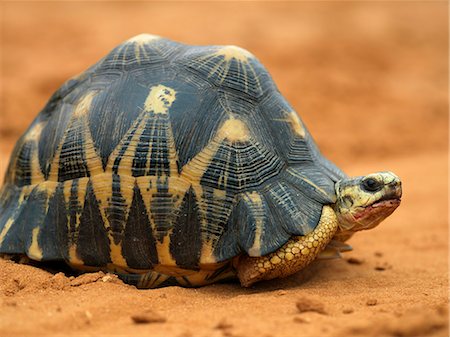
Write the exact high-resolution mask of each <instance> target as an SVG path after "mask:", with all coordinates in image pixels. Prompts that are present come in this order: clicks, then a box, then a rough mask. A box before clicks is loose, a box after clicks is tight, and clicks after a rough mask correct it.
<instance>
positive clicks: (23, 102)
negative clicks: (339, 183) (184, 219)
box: [0, 2, 448, 337]
mask: <svg viewBox="0 0 450 337" xmlns="http://www.w3.org/2000/svg"><path fill="white" fill-rule="evenodd" d="M0 6H1V8H0V12H1V13H2V17H1V20H2V36H1V53H2V55H1V56H2V59H1V61H2V67H1V71H2V74H1V83H2V95H1V109H0V135H1V142H0V174H1V175H3V174H4V170H5V167H6V165H7V162H8V160H9V159H8V158H9V155H10V152H11V150H12V146H13V145H14V142H15V141H16V139H17V138H18V136H19V135H20V134H21V133H22V132H23V131H24V130H25V129H26V127H27V126H28V125H29V123H30V122H31V121H32V119H33V118H34V116H35V115H36V114H37V113H38V111H39V110H40V109H41V108H42V107H43V105H44V104H45V102H46V100H47V99H48V97H49V96H50V95H51V93H52V92H53V91H54V90H56V89H57V88H58V86H59V85H61V84H62V82H63V81H65V80H66V79H67V78H69V77H71V76H73V75H75V74H77V73H79V72H81V71H82V70H83V69H85V68H87V67H88V66H89V65H91V64H92V63H94V62H96V61H97V60H98V59H99V58H100V57H102V56H103V55H104V54H106V53H107V52H108V51H109V50H110V49H112V48H113V47H114V46H115V45H117V44H118V43H120V42H121V41H123V40H125V39H127V38H129V37H130V36H133V35H137V34H138V33H142V32H148V33H153V34H158V35H161V36H165V37H168V38H171V39H174V40H178V41H182V42H185V43H190V44H235V45H239V46H242V47H245V48H247V49H249V50H250V51H252V52H253V53H254V54H255V55H256V56H257V57H258V58H259V59H260V60H261V61H262V62H263V63H264V64H265V65H266V67H267V68H268V69H269V71H270V72H271V73H272V75H273V77H274V79H275V81H276V82H277V84H278V86H279V88H280V90H281V91H282V92H283V94H284V95H285V96H286V97H287V98H288V100H289V101H290V102H291V103H292V105H293V106H294V107H295V108H296V109H297V111H298V112H299V113H300V114H301V116H302V118H303V120H304V121H305V122H306V124H307V125H308V127H309V129H310V131H311V132H312V134H313V135H314V136H315V138H316V140H317V142H318V144H319V146H320V147H321V149H322V151H323V152H324V153H325V155H326V156H328V157H329V158H330V159H332V160H333V161H334V162H336V163H337V164H338V165H339V166H340V167H342V168H343V169H344V170H345V171H346V172H347V173H349V174H353V175H361V174H366V173H369V172H372V171H377V170H392V171H394V172H396V173H397V174H398V175H399V176H400V177H401V178H402V180H403V186H404V198H403V201H402V205H401V206H400V208H399V209H398V210H397V211H396V212H395V213H394V214H393V215H392V216H391V217H390V218H389V219H388V220H386V221H385V222H384V223H383V224H382V225H380V226H379V227H378V228H376V229H374V230H371V231H370V232H366V233H360V234H358V235H356V236H355V237H354V238H352V239H351V241H350V243H351V245H352V246H353V247H354V251H353V252H350V253H347V254H346V255H345V257H344V259H341V260H335V261H318V262H317V263H315V264H313V265H312V266H311V267H310V268H308V269H307V270H305V271H304V272H302V273H299V274H297V275H293V276H291V277H289V278H287V279H284V280H278V281H271V282H266V283H261V284H259V285H256V286H254V287H252V288H250V289H244V288H241V287H240V286H239V284H238V283H228V284H217V285H212V286H208V287H204V288H200V289H183V288H179V287H169V288H163V289H156V290H137V289H135V288H133V287H131V286H128V285H125V284H123V283H122V282H120V281H118V280H117V279H116V278H115V277H114V276H111V275H104V274H99V273H96V274H85V275H83V276H79V277H77V278H73V277H72V278H69V277H67V276H65V275H64V274H61V273H59V274H57V273H50V272H47V271H44V270H41V269H39V268H36V267H32V266H28V265H20V264H15V263H12V262H10V261H4V260H0V312H1V314H0V335H1V336H35V335H51V336H57V335H77V336H78V335H83V336H99V335H128V336H130V335H148V336H150V335H151V336H180V337H181V336H186V337H187V336H265V337H268V336H425V335H427V336H448V309H447V307H448V196H447V191H448V177H447V174H448V79H447V78H448V63H447V62H448V33H447V25H448V19H447V13H448V7H447V6H448V5H447V3H445V2H441V3H439V2H434V3H425V2H381V3H353V2H341V3H331V2H321V3H310V2H300V3H256V2H248V3H247V2H245V3H244V2H241V3H169V4H164V3H128V4H125V3H107V4H105V3H86V2H71V3H60V4H58V3H44V2H38V3H33V2H6V3H5V2H2V3H1V4H0ZM142 320H144V321H151V322H147V323H137V322H136V321H138V322H139V321H142Z"/></svg>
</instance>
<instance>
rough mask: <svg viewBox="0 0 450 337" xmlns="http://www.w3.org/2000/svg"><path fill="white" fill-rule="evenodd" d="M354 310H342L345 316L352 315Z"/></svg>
mask: <svg viewBox="0 0 450 337" xmlns="http://www.w3.org/2000/svg"><path fill="white" fill-rule="evenodd" d="M353 312H354V310H353V309H352V308H345V309H343V310H342V313H343V314H352V313H353Z"/></svg>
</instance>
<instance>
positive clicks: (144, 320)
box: [131, 310, 167, 324]
mask: <svg viewBox="0 0 450 337" xmlns="http://www.w3.org/2000/svg"><path fill="white" fill-rule="evenodd" d="M131 319H132V320H133V322H134V323H136V324H148V323H164V322H166V321H167V320H166V318H165V317H163V316H161V315H159V314H157V313H155V312H153V311H151V310H148V311H145V312H142V313H139V314H134V315H131Z"/></svg>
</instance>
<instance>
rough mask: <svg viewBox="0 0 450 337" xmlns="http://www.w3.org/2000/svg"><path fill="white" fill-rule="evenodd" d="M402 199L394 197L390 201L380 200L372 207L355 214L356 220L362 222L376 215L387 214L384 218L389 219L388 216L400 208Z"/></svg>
mask: <svg viewBox="0 0 450 337" xmlns="http://www.w3.org/2000/svg"><path fill="white" fill-rule="evenodd" d="M400 203H401V199H400V197H394V198H392V197H391V198H389V199H383V198H382V199H380V200H378V201H377V202H375V203H373V204H372V205H370V206H367V207H365V208H364V209H362V210H361V211H359V212H357V213H356V214H354V218H355V219H356V220H360V219H363V218H366V217H368V216H370V215H374V214H380V213H383V214H385V215H384V217H387V216H388V215H390V214H392V212H394V211H395V209H396V208H397V207H398V206H400Z"/></svg>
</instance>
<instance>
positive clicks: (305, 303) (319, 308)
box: [296, 298, 327, 315]
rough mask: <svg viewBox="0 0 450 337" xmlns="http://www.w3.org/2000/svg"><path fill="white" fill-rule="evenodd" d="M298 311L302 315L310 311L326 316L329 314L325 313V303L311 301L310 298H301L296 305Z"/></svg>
mask: <svg viewBox="0 0 450 337" xmlns="http://www.w3.org/2000/svg"><path fill="white" fill-rule="evenodd" d="M296 306H297V309H298V311H299V312H300V313H302V312H308V311H313V312H317V313H319V314H322V315H326V314H327V312H326V311H325V307H324V305H323V303H321V302H319V301H316V300H311V299H309V298H301V299H299V300H298V301H297V303H296Z"/></svg>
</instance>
